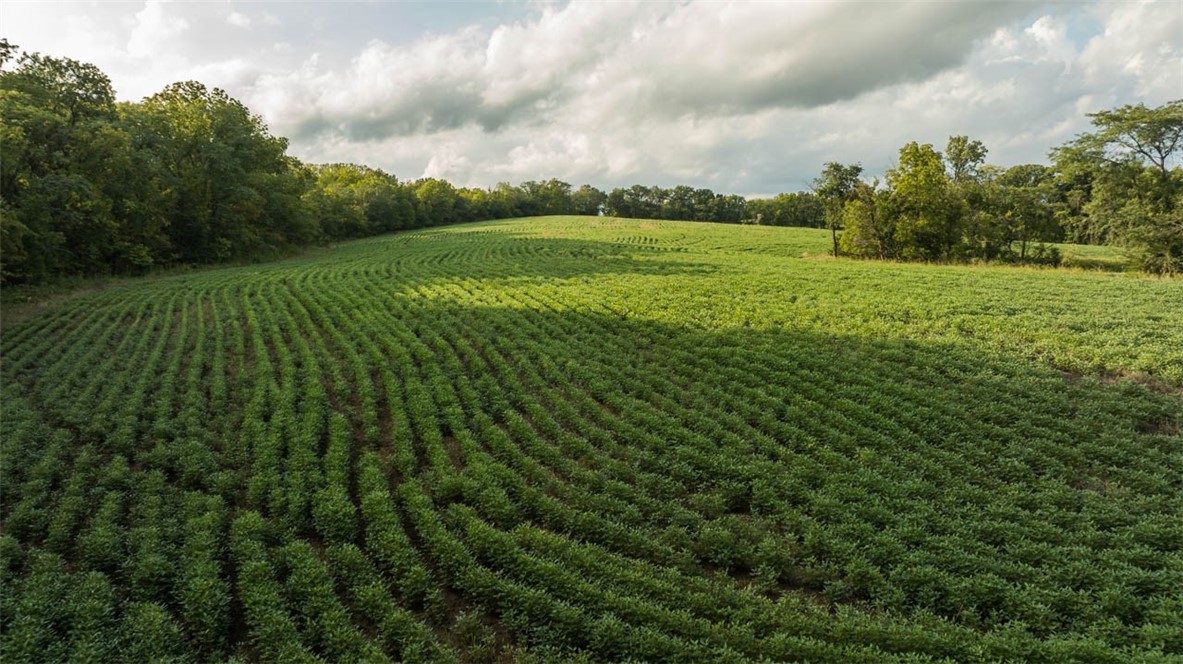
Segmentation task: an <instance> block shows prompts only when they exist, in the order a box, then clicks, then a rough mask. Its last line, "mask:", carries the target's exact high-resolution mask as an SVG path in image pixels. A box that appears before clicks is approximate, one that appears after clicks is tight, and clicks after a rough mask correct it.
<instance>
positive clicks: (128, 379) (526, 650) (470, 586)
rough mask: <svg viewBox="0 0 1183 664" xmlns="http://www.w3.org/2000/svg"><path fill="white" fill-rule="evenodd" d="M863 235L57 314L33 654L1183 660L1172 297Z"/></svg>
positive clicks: (509, 259)
mask: <svg viewBox="0 0 1183 664" xmlns="http://www.w3.org/2000/svg"><path fill="white" fill-rule="evenodd" d="M917 149H918V150H919V147H918V148H917ZM921 152H923V151H922V150H921ZM919 156H920V157H925V158H927V160H925V159H921V160H920V163H922V165H924V166H925V167H926V168H927V167H929V166H933V165H936V163H937V162H934V161H932V160H931V158H929V157H930V155H926V154H921V155H919ZM978 173H979V176H978V177H979V179H980V181H981V184H982V185H983V187H984V189H983V191H985V192H986V194H990V192H989V190H988V185H989V183H990V182H991V181H992V179H994V180H996V179H1002V178H1010V179H1009V180H1008V182H1007V184H1005V185H1004V186H1013V187H1029V188H1031V189H1033V190H1034V192H1035V193H1032V195H1033V196H1035V195H1038V192H1040V191H1043V189H1042V187H1044V186H1045V183H1046V179H1045V178H1046V174H1045V173H1039V172H1034V171H1032V172H1025V171H1018V172H1015V173H1014V174H1007V173H1003V174H999V173H991V171H990V169H987V168H985V167H982V168H979V169H978ZM926 176H931V178H932V179H933V181H936V182H944V183H945V184H946V185H947V186H948V187H949V189H948V190H949V191H956V188H955V187H954V186H953V184H951V182H952V181H951V179H950V178H949V177H948V175H947V173H945V172H944V171H941V172H934V173H926ZM342 177H343V178H344V176H342ZM942 178H943V180H942ZM345 179H348V178H345ZM400 186H401V184H400ZM959 186H960V185H959ZM975 186H976V185H975ZM912 191H918V189H913V190H912ZM975 195H976V194H975ZM854 196H855V198H854V199H853V200H852V201H851V202H850V203H849V204H848V205H847V206H846V208H845V210H846V213H847V217H846V222H845V223H846V224H847V232H848V233H849V232H850V231H851V230H852V229H853V228H855V227H857V226H858V225H859V224H861V223H862V221H863V220H862V219H860V218H858V217H857V216H854V215H852V214H851V211H853V210H858V209H859V208H858V206H859V205H866V206H868V207H869V208H870V209H878V207H877V206H879V205H880V204H882V205H890V204H891V196H892V195H891V194H890V193H889V192H888V190H886V189H882V188H877V187H873V186H867V187H859V188H858V189H857V190H856V191H855V192H854ZM982 200H985V201H987V202H989V200H990V199H989V198H988V196H987V197H986V198H983V199H982ZM981 209H983V210H984V209H987V208H986V207H983V208H981ZM849 237H853V235H847V236H844V238H843V242H847V241H848V240H847V238H849ZM886 237H887V238H888V239H889V242H891V243H893V242H896V241H897V239H896V236H895V235H894V234H892V235H889V236H886ZM885 242H888V240H885ZM829 245H830V237H829V233H828V232H827V231H826V230H823V229H805V228H771V227H760V226H757V227H750V228H743V229H738V228H737V227H735V226H722V225H714V224H701V223H682V222H670V221H662V220H644V221H628V220H621V219H614V218H604V217H550V218H544V219H537V218H534V219H519V220H510V221H500V222H496V223H484V224H474V225H466V226H454V227H450V228H440V229H431V230H414V231H411V232H404V233H400V234H396V235H391V236H386V237H382V238H377V239H371V240H362V241H356V242H350V243H344V244H342V245H340V246H338V247H336V248H334V249H332V250H329V251H327V252H325V253H323V254H322V255H319V256H312V257H305V258H301V259H297V260H291V261H281V262H275V263H270V264H266V265H257V266H251V267H237V268H226V269H220V270H206V271H202V272H198V273H192V274H181V275H173V276H169V277H161V278H155V279H150V280H143V281H138V282H132V283H129V284H126V285H124V286H122V287H119V288H114V289H109V290H106V291H99V292H94V293H89V294H85V295H79V296H78V297H75V298H72V299H69V300H67V301H64V302H62V303H61V304H60V305H58V306H56V307H47V308H45V309H44V310H42V311H41V312H39V313H38V314H37V315H35V316H32V317H30V318H29V319H27V320H25V321H24V322H22V323H20V324H16V325H13V326H12V327H9V328H6V330H5V333H4V336H3V338H2V339H0V353H2V354H3V357H4V362H3V364H0V377H2V378H3V399H0V417H2V425H3V435H2V436H0V659H3V661H5V662H8V661H14V662H23V661H46V660H49V661H75V660H77V661H88V660H89V661H150V660H153V659H157V660H163V661H224V660H227V659H229V660H231V661H276V662H290V661H388V660H389V661H427V662H459V661H489V660H492V661H503V660H507V659H510V658H513V657H518V658H520V659H521V660H523V661H571V660H574V661H628V660H632V661H678V662H681V661H792V660H795V659H808V660H811V661H865V662H881V661H888V662H890V661H926V660H948V661H1059V660H1065V659H1067V660H1071V659H1072V658H1076V659H1085V660H1089V661H1105V660H1114V659H1129V660H1136V661H1142V660H1145V661H1171V660H1172V659H1178V658H1179V657H1180V656H1183V631H1181V630H1180V628H1179V625H1180V621H1179V615H1180V605H1179V600H1178V593H1177V592H1176V589H1177V588H1178V587H1179V586H1180V584H1181V583H1183V577H1181V575H1180V569H1183V567H1181V565H1180V551H1183V526H1181V525H1180V523H1179V519H1178V518H1177V517H1178V514H1179V513H1180V511H1181V510H1183V504H1181V502H1180V501H1181V499H1180V496H1181V495H1183V493H1181V492H1180V491H1179V487H1180V486H1181V484H1183V478H1181V477H1180V467H1179V464H1178V461H1177V460H1178V451H1179V442H1180V439H1179V430H1180V426H1181V425H1183V402H1181V401H1180V398H1179V388H1180V386H1183V370H1181V367H1183V355H1181V354H1180V352H1181V351H1180V349H1183V336H1181V335H1183V332H1181V331H1183V318H1181V316H1183V292H1181V291H1180V288H1179V284H1178V282H1177V281H1175V280H1165V279H1148V278H1141V277H1139V276H1137V275H1132V274H1107V273H1096V272H1085V271H1051V270H1024V269H1013V268H1009V267H1000V266H972V267H970V266H957V265H923V264H907V263H881V262H869V261H852V260H843V259H838V260H817V259H814V258H810V256H815V255H817V254H819V253H822V252H825V251H826V250H827V249H828V248H829ZM883 246H885V247H886V248H887V249H886V250H885V252H887V251H890V250H891V247H893V246H895V245H893V244H890V243H887V244H885V245H883ZM1037 247H1038V244H1036V245H1034V246H1033V247H1031V248H1029V249H1028V253H1029V255H1033V254H1035V253H1037V252H1038V249H1037ZM1074 251H1075V250H1074ZM886 285H889V286H890V288H888V287H887V286H886Z"/></svg>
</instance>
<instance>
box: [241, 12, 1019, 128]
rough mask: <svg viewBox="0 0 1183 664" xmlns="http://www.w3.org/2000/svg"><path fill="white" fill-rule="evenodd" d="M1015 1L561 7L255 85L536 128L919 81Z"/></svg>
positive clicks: (329, 104) (396, 124)
mask: <svg viewBox="0 0 1183 664" xmlns="http://www.w3.org/2000/svg"><path fill="white" fill-rule="evenodd" d="M1016 11H1018V10H1017V9H1016V5H1006V6H1004V7H1003V8H1002V9H999V8H998V7H997V6H995V5H993V4H987V3H948V4H941V3H937V4H933V3H911V4H904V5H899V4H895V3H892V4H870V5H865V4H849V3H837V4H800V3H782V4H755V3H750V4H748V3H737V4H732V5H718V4H714V3H691V4H668V5H665V4H656V3H638V4H623V3H619V4H618V3H603V4H570V5H567V6H565V7H562V8H559V9H556V8H547V9H545V10H543V12H542V13H541V15H540V16H538V17H536V18H534V19H532V20H529V21H526V22H522V23H518V24H513V25H503V26H499V27H497V28H495V29H493V30H491V31H488V32H485V31H482V30H479V29H477V28H470V29H466V30H461V31H457V32H454V33H451V34H445V35H436V36H431V37H428V38H425V39H421V40H419V41H417V42H414V43H411V44H408V45H403V46H392V45H390V44H388V43H385V42H383V41H373V42H371V43H369V44H368V45H367V46H366V47H365V48H364V49H362V51H361V52H360V53H359V54H358V55H357V56H356V57H355V58H354V59H353V60H352V62H351V63H350V65H349V67H348V68H347V70H346V71H344V72H331V71H310V70H307V69H306V70H304V71H302V72H301V73H300V75H297V76H295V77H292V76H288V77H282V78H275V79H270V80H267V81H262V82H261V86H260V87H262V88H266V87H268V86H269V85H277V84H278V85H283V86H287V87H290V88H299V89H301V90H300V92H298V93H296V94H297V95H298V96H299V97H300V98H301V99H302V100H304V101H305V102H310V105H308V106H306V107H305V110H304V115H305V117H303V118H302V119H300V120H298V121H296V122H295V123H294V124H293V125H292V129H293V130H295V131H296V132H300V133H302V134H303V135H304V136H305V137H307V135H308V134H309V133H314V132H322V131H336V132H340V133H342V134H343V135H345V136H348V137H350V138H351V139H353V140H372V139H377V138H382V137H385V136H389V135H392V134H395V135H409V134H417V133H425V132H426V133H431V132H438V131H443V130H449V129H454V128H457V127H459V126H463V125H465V124H468V123H473V124H477V125H479V126H481V127H482V128H484V129H485V130H486V131H489V132H496V131H500V130H503V129H505V128H506V127H507V126H509V125H513V124H526V125H538V124H546V123H549V122H552V121H554V120H555V119H557V118H559V117H561V116H563V115H565V114H566V111H567V110H569V109H567V108H566V106H569V105H571V104H579V105H584V104H589V103H590V104H591V105H592V106H593V107H595V106H599V107H604V106H607V107H609V108H610V109H611V110H612V112H614V113H626V114H629V115H633V116H637V117H639V118H640V117H644V118H665V119H668V118H671V117H677V116H681V115H684V114H690V115H693V116H696V117H709V116H734V115H737V114H740V115H742V114H745V113H752V112H758V111H761V110H765V109H772V108H793V107H804V108H811V107H817V106H822V105H825V104H830V103H833V102H835V101H841V100H846V99H853V98H856V97H858V96H859V95H861V94H864V93H866V92H868V91H872V90H875V89H878V88H881V87H885V86H890V85H894V84H899V83H903V82H908V81H913V80H923V79H924V78H926V77H928V76H931V75H933V74H935V73H937V72H940V71H942V70H943V69H946V68H948V67H951V66H954V65H956V64H958V63H959V62H961V61H962V60H964V59H965V58H966V57H967V56H968V54H969V53H970V52H971V51H972V49H973V47H974V44H975V42H976V40H978V39H980V38H982V37H985V36H988V35H989V34H990V33H991V32H992V31H993V30H994V29H995V28H997V27H998V26H999V25H1001V24H1003V23H1006V22H1008V21H1010V20H1013V17H1014V16H1015V15H1016ZM1022 11H1026V9H1023V10H1022ZM330 81H331V82H332V86H331V88H330V89H329V90H325V85H326V84H327V83H328V82H330ZM314 90H325V92H324V93H323V94H312V93H310V91H314ZM262 94H263V96H265V97H270V98H274V97H275V96H276V95H275V94H274V93H273V92H271V91H266V92H263V93H262ZM591 110H592V111H593V113H592V115H594V111H595V109H594V108H593V109H591ZM589 119H591V118H589Z"/></svg>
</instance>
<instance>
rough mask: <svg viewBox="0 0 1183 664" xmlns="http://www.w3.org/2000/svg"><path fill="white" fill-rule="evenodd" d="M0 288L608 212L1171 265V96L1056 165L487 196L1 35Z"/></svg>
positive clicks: (868, 241)
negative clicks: (132, 85) (782, 186)
mask: <svg viewBox="0 0 1183 664" xmlns="http://www.w3.org/2000/svg"><path fill="white" fill-rule="evenodd" d="M0 49H2V50H0V66H2V67H4V69H3V71H0V162H2V164H0V231H2V232H0V280H2V281H3V283H6V284H12V283H37V282H44V281H48V280H52V279H54V278H56V277H59V276H62V275H70V274H112V273H113V274H134V273H140V272H144V271H147V270H150V269H153V268H156V267H162V266H171V265H196V264H207V263H217V262H225V261H250V260H260V259H265V258H268V257H272V256H276V255H280V254H282V253H285V252H289V251H291V250H292V249H294V248H298V247H304V246H309V245H315V244H320V243H326V242H332V241H335V240H340V239H345V238H355V237H363V236H368V235H374V234H379V233H386V232H390V231H395V230H402V229H409V228H420V227H425V226H436V225H443V224H452V223H460V222H468V221H476V220H481V219H498V218H509V217H521V216H533V215H546V214H582V215H596V214H605V215H611V216H622V217H641V218H655V219H678V220H691V221H719V222H731V223H758V224H768V225H779V226H806V227H827V228H829V229H831V231H832V234H833V252H834V253H835V255H837V254H839V253H845V254H848V255H852V256H862V257H874V258H886V259H902V260H939V261H963V260H988V261H1019V262H1044V263H1052V264H1054V263H1057V262H1058V253H1057V252H1056V251H1055V249H1054V248H1052V247H1049V246H1047V245H1045V244H1044V243H1049V242H1060V241H1065V240H1067V241H1073V242H1084V243H1119V244H1123V245H1127V246H1130V247H1132V249H1133V251H1134V255H1136V256H1137V257H1138V261H1139V265H1140V267H1142V268H1143V269H1146V270H1148V271H1151V272H1156V273H1163V274H1171V273H1177V272H1179V271H1180V270H1181V269H1183V204H1181V201H1183V169H1181V168H1180V167H1179V166H1178V164H1177V161H1178V159H1177V158H1178V155H1179V152H1180V151H1181V150H1183V141H1181V140H1180V136H1181V134H1183V100H1181V101H1174V102H1171V103H1169V104H1167V105H1165V106H1163V107H1160V108H1156V109H1148V108H1146V107H1144V106H1141V105H1139V106H1127V107H1123V108H1120V109H1116V110H1113V111H1107V112H1101V113H1097V114H1094V115H1093V116H1092V117H1093V123H1094V125H1095V127H1096V131H1094V132H1093V133H1090V134H1085V135H1082V136H1081V137H1079V138H1078V139H1077V140H1075V141H1073V142H1071V143H1069V144H1067V145H1064V146H1062V147H1060V148H1057V149H1055V150H1053V152H1052V154H1051V156H1052V160H1053V165H1052V166H1043V165H1039V164H1023V165H1018V166H1013V167H1010V168H1001V167H996V166H991V165H987V164H986V163H985V156H986V152H987V151H986V147H985V146H984V145H983V144H982V143H981V142H980V141H976V140H970V139H969V138H967V137H964V136H956V137H952V138H950V140H949V144H948V146H947V148H946V150H945V152H944V153H943V154H942V153H941V152H938V151H937V150H935V149H934V148H933V147H932V146H931V145H919V144H916V143H910V144H909V145H907V146H905V147H904V148H903V149H902V150H901V151H900V160H899V164H898V166H896V167H895V168H893V169H891V170H890V171H889V172H888V173H887V175H886V178H885V179H884V181H882V182H880V181H879V180H873V181H871V182H868V181H866V180H865V179H863V177H862V176H863V172H862V168H861V167H860V166H859V165H857V164H853V165H845V164H839V163H828V164H826V165H825V167H824V169H823V171H822V173H821V175H820V176H819V177H818V178H817V179H816V180H815V181H814V183H813V186H812V187H811V191H807V192H795V193H785V194H780V195H778V196H776V197H774V198H771V199H755V200H747V199H745V198H743V197H742V196H737V195H723V194H717V193H715V192H713V191H711V190H709V189H701V188H699V189H695V188H692V187H688V186H677V187H673V188H670V189H666V188H662V187H645V186H642V185H634V186H632V187H629V188H627V189H625V188H617V189H614V190H612V191H611V192H608V193H605V192H603V191H601V190H599V189H597V188H595V187H593V186H590V185H586V184H585V185H583V186H581V187H578V188H575V187H573V186H572V185H571V184H569V183H566V182H562V181H560V180H557V179H551V180H547V181H545V182H537V181H530V182H524V183H521V184H519V185H516V186H515V185H512V184H509V183H501V184H498V185H497V186H495V187H492V188H489V189H481V188H459V187H456V186H454V185H452V184H450V183H448V182H446V181H443V180H439V179H435V178H423V179H418V180H400V179H398V178H397V177H396V176H394V175H392V174H389V173H386V172H384V171H382V170H380V169H375V168H369V167H366V166H359V165H355V164H327V165H311V164H304V163H301V162H300V161H299V160H298V159H296V158H294V157H292V156H290V155H288V154H287V147H288V144H287V140H286V139H284V138H282V137H277V136H273V135H272V134H271V133H270V132H269V131H268V128H267V126H266V125H265V124H264V123H263V121H262V119H261V118H260V117H259V116H258V115H255V114H253V113H251V111H250V109H248V108H247V107H246V106H244V105H243V104H242V103H240V102H239V101H237V100H235V99H233V98H231V97H230V96H229V95H227V94H226V93H225V92H224V91H222V90H220V89H216V88H215V89H209V88H207V87H206V86H204V85H202V84H201V83H198V82H194V81H187V82H182V83H176V84H173V85H170V86H169V87H167V88H165V89H164V90H162V91H161V92H159V93H157V94H155V95H152V96H151V97H147V98H145V99H143V100H142V101H140V102H138V103H129V102H116V101H115V93H114V91H113V89H112V86H111V81H110V79H109V78H108V77H107V76H106V75H105V74H104V73H103V72H102V71H101V70H99V69H98V68H97V67H95V66H94V65H90V64H86V63H82V62H78V61H75V60H71V59H68V58H54V57H48V56H44V55H40V54H36V53H25V54H21V55H19V57H18V55H17V53H18V50H17V47H16V46H15V45H10V44H9V43H8V42H7V41H6V40H4V41H3V42H0Z"/></svg>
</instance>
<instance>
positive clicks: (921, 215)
mask: <svg viewBox="0 0 1183 664" xmlns="http://www.w3.org/2000/svg"><path fill="white" fill-rule="evenodd" d="M1089 117H1090V118H1091V119H1092V124H1093V127H1094V130H1093V131H1092V132H1086V133H1084V134H1081V135H1080V136H1078V137H1077V138H1076V139H1074V140H1072V141H1070V142H1068V143H1066V144H1065V145H1063V146H1060V147H1058V148H1055V149H1053V150H1052V151H1051V154H1050V157H1051V162H1052V164H1051V165H1050V166H1044V165H1041V164H1021V165H1018V166H1012V167H1009V168H1002V167H998V166H992V165H988V164H985V157H986V153H987V150H986V147H985V146H984V145H983V144H982V143H981V141H976V140H970V139H969V138H968V137H966V136H953V137H950V139H949V142H948V145H947V146H946V148H945V152H944V153H943V154H942V153H940V152H938V151H937V150H935V149H934V148H933V146H932V145H920V144H918V143H915V142H913V143H909V144H907V145H905V146H904V147H903V148H902V149H901V150H900V157H899V162H898V163H897V165H896V166H895V167H894V168H892V169H890V170H888V171H887V173H886V176H885V178H884V180H883V181H882V182H880V181H879V180H878V179H874V180H872V181H870V182H867V181H865V180H862V179H860V176H861V174H862V168H861V166H860V165H858V164H840V163H837V162H830V163H828V164H826V165H825V168H824V169H823V171H822V174H821V175H820V176H819V177H818V178H817V179H816V180H815V181H814V191H815V192H816V193H817V194H818V195H819V196H820V198H821V199H822V203H823V210H824V217H825V219H826V225H827V227H828V228H830V229H831V232H832V234H833V252H834V255H835V256H837V255H839V254H847V255H851V256H861V257H871V258H883V259H897V260H898V259H902V260H929V261H964V260H987V261H1009V262H1037V263H1053V264H1055V263H1058V262H1059V253H1058V251H1057V250H1056V249H1055V248H1054V247H1051V246H1049V245H1047V244H1045V243H1049V242H1064V241H1070V242H1079V243H1084V244H1102V243H1104V244H1118V245H1122V246H1125V247H1126V248H1127V249H1128V250H1129V251H1130V252H1131V255H1132V256H1133V257H1134V259H1135V260H1136V262H1137V264H1138V266H1139V267H1140V268H1141V269H1143V270H1145V271H1147V272H1151V273H1156V274H1168V275H1169V274H1177V273H1179V272H1181V271H1183V168H1181V167H1180V166H1179V164H1178V160H1179V156H1180V154H1183V100H1176V101H1172V102H1169V103H1167V104H1165V105H1163V106H1161V107H1158V108H1147V107H1146V106H1145V105H1142V104H1139V105H1136V106H1133V105H1127V106H1123V107H1121V108H1117V109H1113V110H1109V111H1101V112H1098V113H1092V114H1090V115H1089Z"/></svg>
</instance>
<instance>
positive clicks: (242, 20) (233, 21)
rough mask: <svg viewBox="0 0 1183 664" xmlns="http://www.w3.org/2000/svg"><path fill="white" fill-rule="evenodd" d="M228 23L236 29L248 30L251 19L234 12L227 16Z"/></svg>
mask: <svg viewBox="0 0 1183 664" xmlns="http://www.w3.org/2000/svg"><path fill="white" fill-rule="evenodd" d="M226 22H227V23H229V24H230V25H233V26H234V27H236V28H247V27H250V25H251V17H249V16H247V15H246V14H241V13H239V12H235V11H232V12H230V13H229V14H227V15H226Z"/></svg>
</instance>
